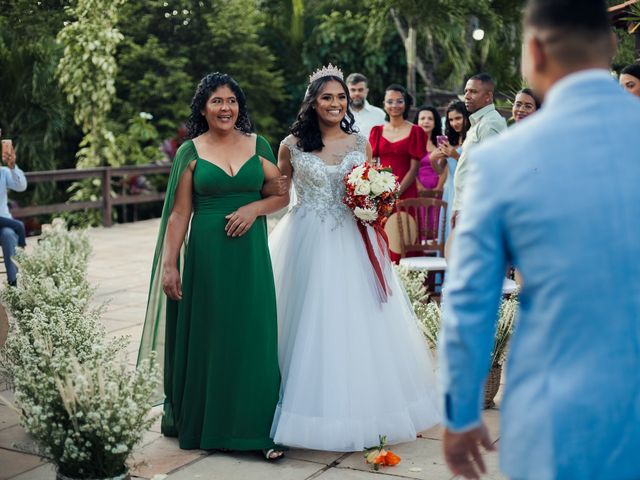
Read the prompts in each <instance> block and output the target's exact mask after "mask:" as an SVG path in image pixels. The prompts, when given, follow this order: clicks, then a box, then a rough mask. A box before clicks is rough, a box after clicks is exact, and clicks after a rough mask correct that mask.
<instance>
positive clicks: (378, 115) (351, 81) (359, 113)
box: [347, 73, 386, 138]
mask: <svg viewBox="0 0 640 480" xmlns="http://www.w3.org/2000/svg"><path fill="white" fill-rule="evenodd" d="M347 87H349V96H350V97H351V112H352V113H353V116H354V118H355V120H356V123H355V126H356V127H357V129H358V131H359V132H360V134H361V135H364V136H365V137H367V138H369V132H371V129H372V128H373V127H375V126H376V125H382V124H383V123H384V120H385V118H386V114H385V113H384V110H382V109H381V108H378V107H374V106H373V105H371V104H370V103H369V102H367V95H368V94H369V87H367V77H365V76H364V75H362V74H361V73H352V74H351V75H349V76H348V77H347Z"/></svg>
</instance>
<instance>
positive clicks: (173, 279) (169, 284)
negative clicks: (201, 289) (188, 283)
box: [162, 267, 182, 300]
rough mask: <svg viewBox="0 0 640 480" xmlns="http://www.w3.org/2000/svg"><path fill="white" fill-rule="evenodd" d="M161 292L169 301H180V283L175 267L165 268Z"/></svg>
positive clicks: (178, 273)
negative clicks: (162, 291)
mask: <svg viewBox="0 0 640 480" xmlns="http://www.w3.org/2000/svg"><path fill="white" fill-rule="evenodd" d="M162 290H164V293H166V294H167V297H169V298H170V299H171V300H182V283H181V282H180V272H178V269H177V267H169V268H167V267H165V269H164V273H163V274H162Z"/></svg>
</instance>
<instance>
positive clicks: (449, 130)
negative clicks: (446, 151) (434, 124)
mask: <svg viewBox="0 0 640 480" xmlns="http://www.w3.org/2000/svg"><path fill="white" fill-rule="evenodd" d="M449 112H458V113H461V114H462V116H463V117H464V124H463V126H462V131H461V132H460V133H458V132H456V130H455V129H454V128H453V127H452V126H451V122H450V121H449ZM444 118H445V121H444V134H445V135H446V136H447V138H448V139H449V144H450V145H458V144H459V143H462V142H464V139H465V138H466V136H467V131H468V130H469V128H470V127H471V120H469V112H468V111H467V107H465V106H464V102H461V101H460V100H454V101H453V102H451V103H450V104H449V105H447V110H446V113H445V114H444Z"/></svg>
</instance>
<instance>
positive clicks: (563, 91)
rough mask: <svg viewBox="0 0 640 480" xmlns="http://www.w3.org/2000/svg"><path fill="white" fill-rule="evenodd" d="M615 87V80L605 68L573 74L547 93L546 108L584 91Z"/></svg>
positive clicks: (561, 80) (558, 82)
mask: <svg viewBox="0 0 640 480" xmlns="http://www.w3.org/2000/svg"><path fill="white" fill-rule="evenodd" d="M607 84H609V85H614V84H615V82H614V79H613V77H612V76H611V74H610V73H609V71H608V70H605V69H603V68H591V69H588V70H581V71H579V72H576V73H571V74H569V75H567V76H566V77H563V78H562V79H560V80H558V81H557V82H556V83H555V84H554V85H553V86H552V87H551V89H549V91H548V92H547V95H546V96H545V99H544V106H545V107H548V106H549V105H553V104H555V103H557V102H560V101H562V100H563V99H566V98H567V97H573V96H576V94H577V93H578V92H579V93H580V94H583V93H584V89H585V88H587V89H591V88H593V87H594V86H595V87H596V88H602V86H604V85H607Z"/></svg>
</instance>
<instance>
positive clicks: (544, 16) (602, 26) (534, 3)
mask: <svg viewBox="0 0 640 480" xmlns="http://www.w3.org/2000/svg"><path fill="white" fill-rule="evenodd" d="M524 25H525V26H527V27H534V28H542V29H544V28H551V29H557V30H570V31H575V30H582V31H588V32H591V33H602V34H608V33H609V32H610V31H611V27H610V24H609V13H608V12H607V5H606V2H605V0H529V1H528V2H527V8H526V13H525V16H524Z"/></svg>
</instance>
